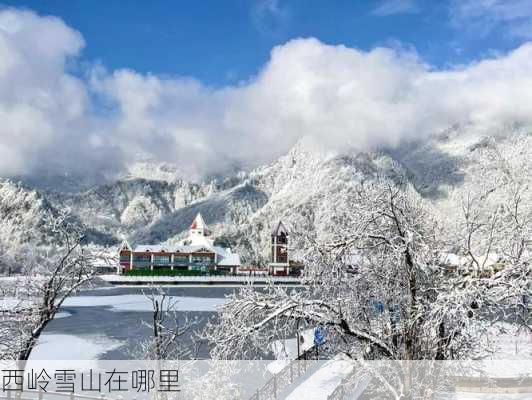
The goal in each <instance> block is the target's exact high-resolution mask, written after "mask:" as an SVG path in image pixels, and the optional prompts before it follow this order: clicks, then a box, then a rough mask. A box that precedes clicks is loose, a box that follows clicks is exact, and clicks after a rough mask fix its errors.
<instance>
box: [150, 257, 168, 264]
mask: <svg viewBox="0 0 532 400" xmlns="http://www.w3.org/2000/svg"><path fill="white" fill-rule="evenodd" d="M153 263H154V264H158V265H161V264H170V256H153Z"/></svg>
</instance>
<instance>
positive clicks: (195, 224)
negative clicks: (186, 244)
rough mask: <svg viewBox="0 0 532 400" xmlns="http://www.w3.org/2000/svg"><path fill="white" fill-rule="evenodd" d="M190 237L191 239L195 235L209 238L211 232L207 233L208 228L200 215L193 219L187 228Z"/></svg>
mask: <svg viewBox="0 0 532 400" xmlns="http://www.w3.org/2000/svg"><path fill="white" fill-rule="evenodd" d="M189 233H190V236H191V237H193V236H195V235H199V236H209V235H210V234H211V232H210V231H209V228H208V227H207V224H206V223H205V221H204V220H203V217H202V216H201V213H198V214H197V215H196V218H194V221H192V224H191V225H190V228H189Z"/></svg>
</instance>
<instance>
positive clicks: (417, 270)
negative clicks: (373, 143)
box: [206, 178, 531, 398]
mask: <svg viewBox="0 0 532 400" xmlns="http://www.w3.org/2000/svg"><path fill="white" fill-rule="evenodd" d="M342 196H343V197H344V198H343V203H344V204H349V205H350V206H349V207H342V208H340V209H334V212H333V215H332V216H331V218H330V220H329V221H328V224H329V229H330V238H331V240H329V241H328V242H327V243H316V242H315V241H314V240H308V241H307V246H308V247H307V257H306V268H305V276H304V282H305V283H306V286H305V287H303V288H302V289H301V290H293V289H286V288H280V287H270V288H269V289H268V290H266V291H264V292H262V291H255V290H252V289H249V288H248V289H244V290H242V291H241V292H240V293H238V294H235V295H234V296H233V297H232V298H231V299H230V301H229V302H227V303H226V304H225V305H224V306H223V309H222V312H221V315H220V320H219V321H218V322H217V323H216V324H213V325H211V326H210V327H209V328H208V329H207V333H206V335H207V336H208V337H209V338H210V339H211V340H212V342H213V343H214V344H215V349H214V353H213V354H214V356H216V357H220V358H234V357H246V356H247V357H249V356H252V357H253V356H257V355H258V354H260V353H261V351H263V349H267V348H268V347H269V346H268V345H269V343H271V342H272V341H273V340H275V339H277V338H279V337H281V338H282V337H288V336H291V335H293V334H294V332H295V330H296V326H297V325H298V324H299V323H300V322H301V321H303V323H304V324H306V325H310V326H322V327H323V328H324V329H325V330H326V331H327V338H328V339H327V340H328V345H327V346H328V349H329V351H330V352H331V353H333V354H334V353H344V354H346V355H348V356H349V357H351V358H353V359H354V360H359V361H361V360H447V359H461V358H465V359H470V358H475V357H480V356H482V355H484V354H485V353H486V351H488V350H489V349H488V348H486V347H485V345H484V343H485V342H484V341H481V340H479V339H480V338H481V337H482V335H483V334H485V332H486V330H487V329H488V327H489V326H490V325H492V324H493V323H494V322H495V321H496V320H497V319H498V318H501V316H504V315H508V314H512V313H514V312H515V308H514V305H515V304H516V302H517V301H519V299H522V298H523V297H522V296H523V295H526V291H527V290H529V289H528V288H527V282H528V281H529V280H530V278H531V276H530V268H529V265H528V264H527V263H526V262H524V261H519V262H513V261H512V260H508V262H506V263H505V264H504V266H503V267H501V270H499V271H491V272H490V273H487V272H486V273H478V274H471V273H470V272H469V271H468V270H461V269H458V270H452V269H451V270H450V269H448V268H444V267H442V266H441V262H440V261H441V259H442V255H443V254H445V253H446V252H448V250H449V248H459V247H461V246H462V237H461V236H460V235H456V236H455V237H454V238H452V240H453V242H452V243H450V242H449V240H450V238H449V235H448V234H447V233H448V232H446V228H447V223H448V221H441V220H439V219H438V217H437V215H438V214H437V213H436V212H435V211H434V210H433V209H432V207H431V205H430V204H428V203H427V202H426V201H424V200H423V199H422V198H421V197H420V196H419V195H418V194H417V192H416V191H415V190H414V189H413V188H412V187H411V186H410V185H408V184H405V183H402V182H397V180H395V181H391V180H389V179H386V178H380V179H377V180H371V181H366V182H364V183H362V184H359V185H355V186H352V187H345V188H344V191H343V193H342ZM456 218H457V219H460V218H462V216H460V215H457V216H456ZM464 218H466V219H467V214H466V217H464ZM465 225H467V220H466V222H465ZM498 227H499V225H497V224H492V228H491V229H492V230H493V231H496V230H497V229H498ZM309 238H310V237H309ZM471 253H473V252H471ZM465 256H466V257H469V259H468V260H469V261H468V263H471V262H473V256H472V254H466V255H465ZM401 382H402V384H401V385H399V386H398V387H397V386H396V387H395V388H393V390H395V391H396V394H397V397H398V398H400V397H401V395H402V394H404V393H406V392H409V390H410V389H409V388H410V383H411V380H403V381H401ZM391 389H392V388H390V390H391Z"/></svg>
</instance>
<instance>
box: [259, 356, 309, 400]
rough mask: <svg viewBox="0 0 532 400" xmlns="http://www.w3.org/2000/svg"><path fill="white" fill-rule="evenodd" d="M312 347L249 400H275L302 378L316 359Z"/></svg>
mask: <svg viewBox="0 0 532 400" xmlns="http://www.w3.org/2000/svg"><path fill="white" fill-rule="evenodd" d="M315 354H316V350H315V348H314V347H312V348H310V349H308V350H306V351H305V352H303V353H302V354H301V356H300V357H299V358H298V359H296V360H292V361H290V363H289V364H288V365H287V366H285V367H284V368H283V369H282V370H281V371H280V372H278V373H277V374H275V375H274V376H273V377H271V378H270V379H269V380H268V381H267V382H266V383H265V384H264V385H263V386H262V387H261V388H259V389H257V391H256V392H255V393H254V394H253V396H251V397H250V399H249V400H275V399H277V396H278V395H279V394H280V393H281V392H282V391H283V390H284V389H286V388H287V387H288V386H290V385H292V384H293V383H294V382H295V381H296V380H297V379H299V378H300V377H302V376H303V375H304V374H305V373H306V372H307V371H308V369H309V368H310V367H311V366H312V365H314V364H315V363H316V362H317V361H318V359H317V358H315V357H314V356H315Z"/></svg>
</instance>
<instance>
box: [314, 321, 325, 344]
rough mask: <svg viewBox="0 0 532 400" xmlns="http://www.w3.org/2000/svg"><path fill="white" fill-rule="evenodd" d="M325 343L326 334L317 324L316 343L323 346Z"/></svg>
mask: <svg viewBox="0 0 532 400" xmlns="http://www.w3.org/2000/svg"><path fill="white" fill-rule="evenodd" d="M323 343H325V335H324V334H323V332H322V330H321V328H320V327H319V326H317V327H316V329H314V345H315V346H321V345H322V344H323Z"/></svg>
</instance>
